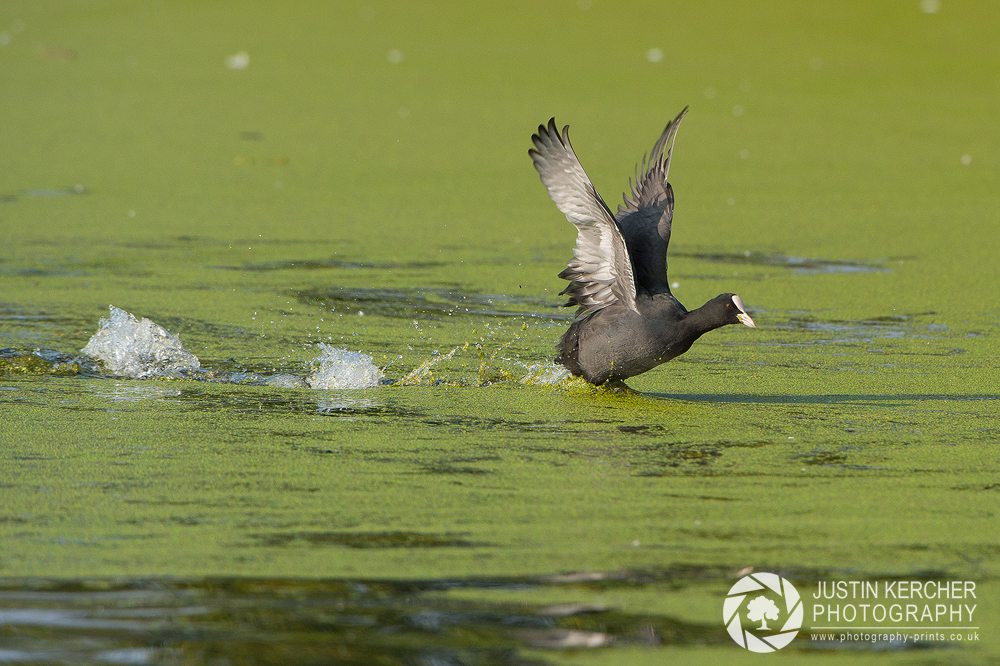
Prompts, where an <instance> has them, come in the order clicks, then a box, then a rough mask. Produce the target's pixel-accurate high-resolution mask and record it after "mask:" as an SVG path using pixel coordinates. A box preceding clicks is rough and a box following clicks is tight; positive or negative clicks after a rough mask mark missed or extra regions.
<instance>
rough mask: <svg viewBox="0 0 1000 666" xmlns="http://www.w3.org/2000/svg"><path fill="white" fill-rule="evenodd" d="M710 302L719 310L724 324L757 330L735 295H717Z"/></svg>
mask: <svg viewBox="0 0 1000 666" xmlns="http://www.w3.org/2000/svg"><path fill="white" fill-rule="evenodd" d="M712 302H713V303H715V304H716V307H718V308H719V309H720V311H721V313H722V317H723V321H724V322H725V323H726V324H743V325H744V326H749V327H750V328H757V324H755V323H753V319H751V318H750V315H748V314H747V308H746V306H745V305H743V300H742V299H741V298H740V297H739V296H737V295H736V294H719V295H718V296H716V297H715V298H713V299H712Z"/></svg>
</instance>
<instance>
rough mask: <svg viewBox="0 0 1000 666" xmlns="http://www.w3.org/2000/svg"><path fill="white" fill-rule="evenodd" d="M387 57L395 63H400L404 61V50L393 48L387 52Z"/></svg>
mask: <svg viewBox="0 0 1000 666" xmlns="http://www.w3.org/2000/svg"><path fill="white" fill-rule="evenodd" d="M385 57H386V58H388V59H389V62H391V63H392V64H393V65H398V64H399V63H401V62H403V52H402V51H400V50H398V49H393V50H391V51H389V52H388V53H387V54H385Z"/></svg>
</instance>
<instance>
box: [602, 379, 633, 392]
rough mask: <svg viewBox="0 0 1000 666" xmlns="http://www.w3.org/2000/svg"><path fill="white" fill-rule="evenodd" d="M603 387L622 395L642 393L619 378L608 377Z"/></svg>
mask: <svg viewBox="0 0 1000 666" xmlns="http://www.w3.org/2000/svg"><path fill="white" fill-rule="evenodd" d="M604 388H605V389H607V390H609V391H614V392H615V393H619V394H622V395H642V394H641V393H640V392H639V391H636V390H635V389H633V388H632V387H630V386H629V385H628V384H626V383H625V382H623V381H622V380H620V379H610V380H608V381H607V382H605V384H604Z"/></svg>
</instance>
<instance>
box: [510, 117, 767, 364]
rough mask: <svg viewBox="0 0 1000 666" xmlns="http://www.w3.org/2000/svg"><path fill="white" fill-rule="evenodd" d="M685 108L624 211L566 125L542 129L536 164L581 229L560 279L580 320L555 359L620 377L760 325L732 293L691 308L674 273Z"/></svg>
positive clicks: (638, 179) (659, 143)
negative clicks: (673, 159) (675, 168)
mask: <svg viewBox="0 0 1000 666" xmlns="http://www.w3.org/2000/svg"><path fill="white" fill-rule="evenodd" d="M685 113H687V109H685V110H684V111H682V112H681V113H680V114H679V115H678V116H677V117H676V118H674V119H673V120H672V121H671V122H670V123H669V124H668V125H667V127H666V128H665V129H664V130H663V133H662V134H661V135H660V138H659V140H657V142H656V145H655V146H654V147H653V151H652V152H651V153H650V157H649V162H648V165H647V162H646V161H645V160H643V165H642V166H643V168H642V173H641V174H640V173H639V170H638V169H637V170H636V182H635V185H633V186H631V188H630V189H631V191H630V192H629V193H627V194H626V195H625V201H624V205H622V206H619V207H618V213H617V215H614V216H612V214H611V211H610V209H609V208H608V207H607V205H606V204H605V203H604V200H603V199H601V196H600V195H599V194H598V193H597V190H596V189H594V186H593V185H592V184H591V182H590V179H589V178H588V177H587V175H586V173H585V172H584V170H583V167H582V166H580V163H579V160H578V159H577V157H576V154H575V153H574V152H573V148H572V146H571V145H570V143H569V133H568V129H569V128H568V127H567V128H563V131H562V134H560V133H559V132H558V130H557V129H556V125H555V120H554V119H553V120H550V121H549V124H548V127H546V126H544V125H543V126H540V127H539V128H538V134H536V135H534V136H533V137H532V140H533V141H534V143H535V149H533V150H532V151H530V154H531V156H532V159H533V161H534V163H535V168H536V169H537V170H538V173H539V175H540V177H541V179H542V182H543V183H544V184H545V186H546V188H547V189H548V191H549V195H550V196H551V197H552V199H553V200H554V201H555V202H556V205H557V206H558V207H559V209H560V210H561V211H562V212H563V213H565V214H566V217H567V218H568V219H569V220H570V222H572V223H573V224H574V225H575V226H576V228H577V230H578V231H579V236H578V238H577V243H576V247H575V248H574V252H573V254H574V256H573V259H572V260H571V261H570V262H569V263H568V266H567V268H566V269H565V270H563V271H562V272H561V273H560V274H559V277H561V278H563V279H565V280H569V281H570V284H569V286H568V287H566V289H565V290H564V291H563V292H562V293H563V294H568V295H569V300H568V302H567V303H566V305H567V306H578V308H579V309H578V311H577V319H576V321H574V322H573V324H572V325H571V326H570V327H569V330H568V331H566V333H565V334H564V335H563V336H562V339H561V340H560V342H559V356H558V357H557V358H556V362H558V363H561V364H562V365H564V366H565V367H566V368H567V369H568V370H569V371H570V372H571V373H572V374H573V375H576V376H582V377H583V378H584V379H586V380H587V381H589V382H591V383H593V384H603V383H605V382H608V381H615V380H623V379H627V378H629V377H634V376H636V375H638V374H642V373H643V372H646V371H647V370H651V369H652V368H655V367H656V366H658V365H660V364H661V363H665V362H667V361H669V360H671V359H673V358H676V357H678V356H680V355H681V354H683V353H684V352H686V351H688V350H689V349H690V348H691V345H692V344H694V342H695V341H696V340H697V339H698V338H699V337H701V336H702V335H704V334H705V333H707V332H709V331H711V330H713V329H716V328H719V327H720V326H725V325H726V324H738V323H743V324H745V325H747V326H754V323H753V320H752V319H751V318H750V316H749V315H748V314H747V313H746V311H745V310H744V307H743V302H742V301H741V300H740V298H739V297H738V296H736V295H735V294H720V295H719V296H717V297H715V298H713V299H712V300H710V301H709V302H708V303H706V304H705V305H703V306H702V307H700V308H698V309H697V310H692V311H690V312H689V311H688V310H687V309H686V308H685V307H684V306H683V305H681V303H680V301H678V300H677V299H676V298H675V297H674V296H673V294H671V293H670V283H669V281H668V279H667V248H668V246H669V244H670V231H671V224H672V221H673V210H674V192H673V189H672V188H671V187H670V184H669V183H668V182H667V173H668V171H669V168H670V156H671V153H672V151H673V140H674V136H675V135H676V132H677V128H678V126H679V124H680V121H681V120H682V119H683V117H684V114H685Z"/></svg>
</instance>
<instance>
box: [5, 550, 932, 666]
mask: <svg viewBox="0 0 1000 666" xmlns="http://www.w3.org/2000/svg"><path fill="white" fill-rule="evenodd" d="M259 538H260V539H263V540H264V541H265V542H266V545H268V546H272V547H274V548H330V547H332V548H352V549H353V548H362V549H366V548H376V549H383V548H390V549H392V548H403V549H406V548H421V549H441V548H479V547H488V546H486V545H482V544H473V543H469V542H468V541H466V540H465V539H464V538H463V537H462V536H461V535H447V534H422V533H412V532H379V533H334V532H328V533H324V532H315V533H313V532H301V533H300V532H287V533H273V534H268V535H261V536H260V537H259ZM735 573H736V571H735V569H732V568H729V567H694V566H689V567H676V568H674V569H669V570H662V571H645V572H641V573H640V572H629V571H614V572H599V571H598V572H580V573H568V574H561V575H558V576H547V577H538V578H530V577H521V578H496V579H481V578H480V579H459V578H456V579H442V580H430V581H408V580H367V579H365V580H275V579H246V578H214V579H204V580H176V579H162V580H159V579H146V580H135V581H122V580H121V579H116V580H83V581H72V580H53V581H47V580H40V579H33V580H30V581H6V582H2V583H0V622H2V623H3V624H4V625H5V627H6V628H7V630H8V633H7V635H6V637H5V641H4V647H3V650H2V655H3V658H4V659H5V660H6V661H18V662H32V663H38V662H44V663H128V664H160V663H188V662H190V663H203V662H208V661H219V660H225V661H226V662H227V663H255V664H307V663H308V664H313V663H356V664H362V663H363V664H369V663H394V664H395V663H414V664H416V663H419V664H467V665H468V666H501V665H504V666H510V665H511V664H526V663H536V661H534V660H529V655H527V654H520V653H521V652H522V651H528V650H533V651H534V652H533V655H532V656H533V658H534V659H535V660H537V659H538V658H539V656H540V655H539V654H538V652H537V650H566V649H574V650H587V649H592V648H597V647H600V648H602V650H603V651H602V652H601V653H600V654H601V655H602V656H601V659H602V661H607V662H608V663H614V662H615V661H616V660H617V659H618V658H626V657H627V655H629V654H635V653H634V651H631V652H628V651H626V652H623V653H622V654H620V655H619V654H618V653H617V651H618V650H621V649H625V650H628V649H629V648H635V647H637V646H644V647H646V648H647V649H648V648H651V647H656V646H700V647H705V646H710V647H711V646H715V647H719V646H726V647H727V648H731V647H732V640H731V639H730V637H729V635H728V634H727V633H726V632H725V631H720V629H719V624H718V623H717V622H698V621H689V620H684V619H679V618H677V617H674V616H672V615H669V614H666V613H662V612H661V613H658V612H655V611H652V612H650V611H646V612H644V611H642V610H633V609H634V608H643V607H646V606H648V603H643V601H644V600H646V599H647V598H648V595H650V594H651V593H652V594H663V595H668V594H671V593H674V592H678V591H680V592H684V591H686V592H687V593H689V594H690V593H694V594H696V595H704V596H705V597H707V598H711V599H715V598H716V597H717V596H718V594H719V592H718V590H720V589H724V588H725V587H726V586H728V585H730V584H731V582H732V580H733V579H734V576H735ZM783 574H784V575H786V576H787V575H794V576H795V579H796V580H802V581H813V580H819V579H827V578H829V577H830V576H831V575H832V574H831V572H819V571H807V570H801V571H795V572H787V571H783ZM858 577H859V578H865V576H863V575H861V574H858ZM636 594H637V595H639V596H638V597H635V599H636V601H638V603H635V604H631V603H627V600H628V599H631V598H632V595H636ZM580 595H583V597H584V598H593V597H594V595H600V598H602V599H603V598H607V599H608V600H609V602H607V603H604V602H602V603H560V604H556V605H552V604H551V603H539V602H538V601H534V600H533V599H534V598H537V597H539V596H541V597H567V598H573V597H580ZM643 595H645V596H643ZM616 599H620V600H621V601H620V602H617V601H611V600H616ZM387 636H391V640H387V639H386V637H387ZM837 647H848V648H849V649H851V652H852V654H858V653H868V652H883V651H885V650H887V649H889V650H910V649H927V648H936V647H941V646H940V645H939V644H934V643H927V642H916V643H914V642H912V641H910V642H907V643H902V642H883V643H864V642H854V643H849V642H845V643H840V644H839V645H838V644H821V643H819V642H815V643H814V642H812V641H810V640H809V639H808V636H806V635H802V636H799V637H798V638H796V644H795V648H794V649H796V650H797V651H798V652H800V653H801V651H803V650H805V651H809V650H815V649H824V650H827V649H836V648H837ZM734 649H735V648H734ZM557 654H558V653H556V654H553V657H555V656H557ZM562 654H566V653H562ZM577 654H578V653H577ZM663 656H664V657H666V653H665V654H664V655H663Z"/></svg>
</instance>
